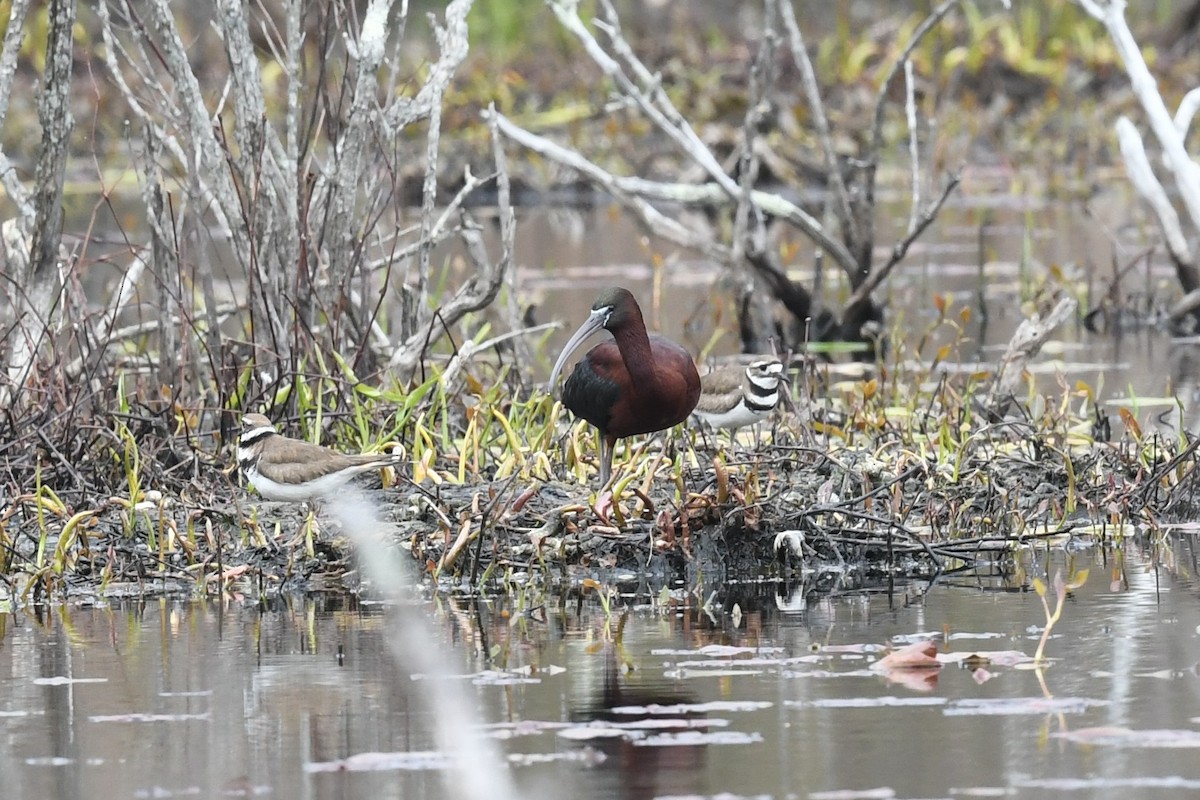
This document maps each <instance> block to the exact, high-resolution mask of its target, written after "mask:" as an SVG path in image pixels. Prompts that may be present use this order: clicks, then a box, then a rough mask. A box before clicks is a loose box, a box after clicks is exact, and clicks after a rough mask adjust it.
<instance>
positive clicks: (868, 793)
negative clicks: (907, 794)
mask: <svg viewBox="0 0 1200 800" xmlns="http://www.w3.org/2000/svg"><path fill="white" fill-rule="evenodd" d="M895 796H896V790H895V789H892V788H890V787H887V786H881V787H879V788H878V789H834V790H832V791H828V792H809V794H808V798H809V800H891V798H893V797H895Z"/></svg>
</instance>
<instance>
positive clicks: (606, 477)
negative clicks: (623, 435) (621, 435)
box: [600, 436, 617, 490]
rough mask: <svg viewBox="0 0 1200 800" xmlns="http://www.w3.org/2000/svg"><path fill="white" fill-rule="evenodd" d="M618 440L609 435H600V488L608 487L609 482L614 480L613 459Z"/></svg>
mask: <svg viewBox="0 0 1200 800" xmlns="http://www.w3.org/2000/svg"><path fill="white" fill-rule="evenodd" d="M616 446H617V440H616V439H613V438H612V437H609V436H601V437H600V488H601V490H603V489H606V488H608V482H609V481H610V480H612V461H613V450H614V449H616Z"/></svg>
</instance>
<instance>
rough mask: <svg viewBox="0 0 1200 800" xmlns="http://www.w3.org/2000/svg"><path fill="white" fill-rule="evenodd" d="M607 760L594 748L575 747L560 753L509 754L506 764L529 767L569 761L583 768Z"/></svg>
mask: <svg viewBox="0 0 1200 800" xmlns="http://www.w3.org/2000/svg"><path fill="white" fill-rule="evenodd" d="M607 760H608V756H606V755H604V752H603V751H601V750H597V749H596V748H594V747H576V748H571V749H570V750H563V751H562V752H561V753H509V754H508V763H510V764H514V765H516V766H518V767H529V766H533V765H534V764H550V763H553V762H556V761H571V762H578V763H582V764H584V765H585V766H589V767H595V766H599V765H600V764H603V763H604V762H605V761H607Z"/></svg>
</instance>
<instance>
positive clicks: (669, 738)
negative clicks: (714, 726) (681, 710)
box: [633, 731, 763, 747]
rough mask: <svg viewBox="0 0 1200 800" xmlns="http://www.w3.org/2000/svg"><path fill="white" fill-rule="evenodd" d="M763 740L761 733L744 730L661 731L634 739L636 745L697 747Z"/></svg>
mask: <svg viewBox="0 0 1200 800" xmlns="http://www.w3.org/2000/svg"><path fill="white" fill-rule="evenodd" d="M762 741H763V737H762V734H761V733H758V732H750V733H744V732H742V731H708V732H702V731H681V732H679V733H659V734H655V735H654V736H647V737H646V738H644V739H637V740H635V741H634V743H633V744H634V746H635V747H681V746H682V747H695V746H697V745H705V746H708V745H722V744H758V743H760V742H762Z"/></svg>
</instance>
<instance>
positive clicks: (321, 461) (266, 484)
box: [237, 414, 404, 503]
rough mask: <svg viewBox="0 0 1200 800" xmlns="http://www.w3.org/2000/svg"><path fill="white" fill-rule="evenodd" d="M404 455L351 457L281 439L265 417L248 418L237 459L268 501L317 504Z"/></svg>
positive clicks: (249, 415) (395, 461) (243, 421)
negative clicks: (349, 483)
mask: <svg viewBox="0 0 1200 800" xmlns="http://www.w3.org/2000/svg"><path fill="white" fill-rule="evenodd" d="M403 459H404V453H403V452H400V453H369V454H361V455H347V454H345V453H339V452H337V451H336V450H330V449H329V448H328V447H321V446H320V445H316V444H310V443H309V442H302V441H300V440H298V439H289V438H288V437H286V436H281V435H280V434H279V433H278V432H277V431H276V430H275V426H274V425H272V424H271V420H269V419H267V418H266V417H265V416H263V415H262V414H245V415H243V416H242V435H241V436H240V437H239V438H238V450H237V460H238V466H239V467H241V470H242V473H243V474H245V476H246V479H247V480H249V481H250V484H251V485H252V486H254V488H255V489H257V490H258V493H259V494H261V495H262V496H263V497H265V498H266V499H268V500H283V501H288V502H293V503H300V502H313V501H316V500H320V499H323V498H327V497H330V496H332V495H334V494H337V492H338V491H339V490H341V489H342V487H344V486H345V485H346V484H347V483H348V482H349V481H350V479H351V478H353V477H354V476H355V475H360V474H362V473H364V472H370V471H371V470H373V469H380V468H382V467H389V466H393V467H394V466H396V465H398V464H399V463H400V462H401V461H402V460H403Z"/></svg>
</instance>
